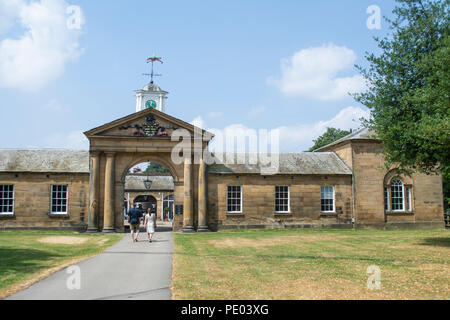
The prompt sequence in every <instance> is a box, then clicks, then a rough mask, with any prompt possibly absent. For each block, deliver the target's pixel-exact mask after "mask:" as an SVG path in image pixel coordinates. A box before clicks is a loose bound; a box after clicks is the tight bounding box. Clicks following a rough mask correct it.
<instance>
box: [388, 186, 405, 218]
mask: <svg viewBox="0 0 450 320" xmlns="http://www.w3.org/2000/svg"><path fill="white" fill-rule="evenodd" d="M391 201H392V211H403V210H404V209H403V208H404V205H403V184H401V183H393V184H392V185H391Z"/></svg>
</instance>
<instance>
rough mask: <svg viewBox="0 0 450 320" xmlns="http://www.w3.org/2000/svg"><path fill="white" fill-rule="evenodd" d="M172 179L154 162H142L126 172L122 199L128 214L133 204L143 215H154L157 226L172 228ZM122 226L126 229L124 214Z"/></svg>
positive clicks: (162, 167) (173, 187) (167, 171)
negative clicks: (148, 213) (157, 222)
mask: <svg viewBox="0 0 450 320" xmlns="http://www.w3.org/2000/svg"><path fill="white" fill-rule="evenodd" d="M174 191H175V185H174V178H173V176H172V175H171V173H170V171H169V170H167V169H166V168H165V167H164V166H163V165H160V164H158V163H156V162H142V163H139V164H137V165H134V166H133V167H132V168H130V169H129V170H128V173H127V174H126V175H125V181H124V198H125V202H126V203H127V206H126V208H125V211H124V212H128V210H130V209H131V207H132V205H133V204H135V205H136V206H137V208H139V209H140V210H141V211H142V213H143V214H144V215H145V214H146V213H147V212H148V210H149V209H150V212H151V213H153V214H155V215H156V217H157V220H158V221H159V225H161V226H164V228H165V229H168V228H172V222H173V219H174V217H173V204H174V202H175V194H174ZM124 219H125V222H124V225H125V227H127V225H128V223H127V221H126V213H125V215H124Z"/></svg>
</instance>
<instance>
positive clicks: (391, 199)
mask: <svg viewBox="0 0 450 320" xmlns="http://www.w3.org/2000/svg"><path fill="white" fill-rule="evenodd" d="M396 181H399V182H400V183H401V186H402V188H401V191H402V198H401V199H402V208H401V209H396V210H394V209H393V207H392V206H393V204H394V201H393V199H394V197H393V196H392V188H393V187H394V185H393V182H396ZM389 193H390V205H391V207H390V209H391V211H392V212H406V210H405V184H404V183H403V181H402V180H401V179H393V180H392V181H391V183H390V186H389ZM395 199H399V197H396V198H395Z"/></svg>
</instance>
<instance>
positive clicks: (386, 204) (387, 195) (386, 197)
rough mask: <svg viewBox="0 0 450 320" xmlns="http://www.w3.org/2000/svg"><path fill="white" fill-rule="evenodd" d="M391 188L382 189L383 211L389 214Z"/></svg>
mask: <svg viewBox="0 0 450 320" xmlns="http://www.w3.org/2000/svg"><path fill="white" fill-rule="evenodd" d="M390 199H391V187H390V186H386V187H384V211H386V212H389V211H390V210H391V201H390Z"/></svg>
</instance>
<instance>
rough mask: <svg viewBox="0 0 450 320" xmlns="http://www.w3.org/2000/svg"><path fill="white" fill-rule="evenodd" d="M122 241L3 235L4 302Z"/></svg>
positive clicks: (0, 293)
mask: <svg viewBox="0 0 450 320" xmlns="http://www.w3.org/2000/svg"><path fill="white" fill-rule="evenodd" d="M122 237H123V234H107V235H103V234H99V235H97V234H79V233H77V232H70V231H1V232H0V298H4V297H6V296H8V295H11V294H13V293H15V292H17V291H19V290H23V289H25V288H27V287H28V286H30V285H31V284H33V283H34V282H36V281H38V280H40V279H42V278H45V277H46V276H48V275H50V274H51V273H53V272H56V271H58V270H60V269H62V268H64V267H66V266H68V265H70V264H74V263H77V262H79V261H80V260H83V259H85V258H87V257H90V256H93V255H96V254H98V253H100V252H102V251H103V250H105V249H106V248H108V247H109V246H111V245H113V244H114V243H116V242H117V241H118V240H120V239H121V238H122Z"/></svg>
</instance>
